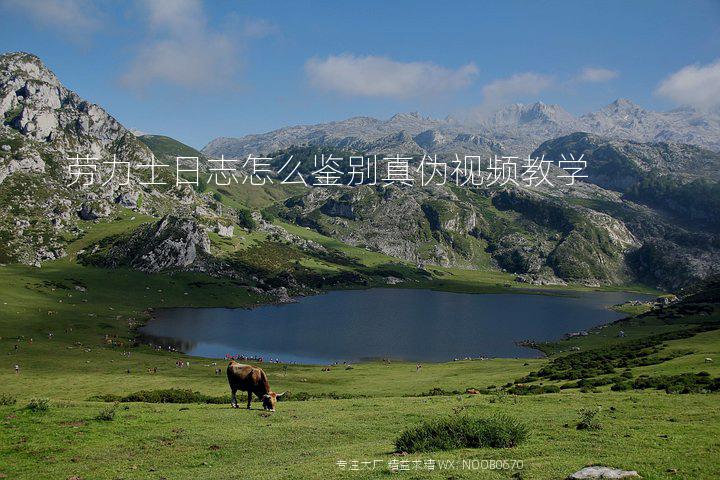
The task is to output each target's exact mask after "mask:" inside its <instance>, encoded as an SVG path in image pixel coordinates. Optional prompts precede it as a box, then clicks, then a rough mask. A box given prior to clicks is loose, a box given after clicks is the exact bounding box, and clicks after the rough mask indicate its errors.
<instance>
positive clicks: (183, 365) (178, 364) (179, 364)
mask: <svg viewBox="0 0 720 480" xmlns="http://www.w3.org/2000/svg"><path fill="white" fill-rule="evenodd" d="M175 366H176V367H178V368H189V367H190V361H185V360H178V361H177V362H175Z"/></svg>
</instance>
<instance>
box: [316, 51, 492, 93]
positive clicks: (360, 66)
mask: <svg viewBox="0 0 720 480" xmlns="http://www.w3.org/2000/svg"><path fill="white" fill-rule="evenodd" d="M477 72H478V69H477V67H476V66H475V65H474V64H472V63H469V64H467V65H464V66H462V67H460V68H458V69H456V70H452V69H449V68H445V67H442V66H440V65H436V64H434V63H430V62H396V61H394V60H391V59H389V58H386V57H377V56H372V55H368V56H364V57H360V56H354V55H347V54H346V55H331V56H329V57H327V58H325V59H319V58H312V59H310V60H308V61H307V62H306V63H305V73H306V75H307V77H308V79H309V81H310V83H311V85H313V86H315V87H316V88H319V89H321V90H325V91H331V92H337V93H342V94H346V95H355V96H363V97H392V98H407V97H416V96H419V95H424V94H437V93H442V92H447V91H452V90H457V89H460V88H463V87H466V86H467V85H469V84H470V83H471V82H472V80H473V78H474V77H475V76H476V75H477Z"/></svg>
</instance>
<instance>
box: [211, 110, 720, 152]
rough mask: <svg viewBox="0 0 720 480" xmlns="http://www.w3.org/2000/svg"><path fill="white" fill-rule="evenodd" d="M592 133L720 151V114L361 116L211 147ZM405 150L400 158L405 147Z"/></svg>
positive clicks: (445, 143)
mask: <svg viewBox="0 0 720 480" xmlns="http://www.w3.org/2000/svg"><path fill="white" fill-rule="evenodd" d="M573 132H587V133H594V134H597V135H601V136H603V137H606V138H611V139H622V140H633V141H638V142H682V143H687V144H691V145H697V146H700V147H705V148H708V149H711V150H714V151H720V113H719V112H717V111H711V112H701V111H698V110H695V109H691V108H679V109H676V110H672V111H669V112H654V111H651V110H645V109H643V108H642V107H640V106H639V105H636V104H635V103H633V102H631V101H629V100H625V99H619V100H616V101H614V102H613V103H611V104H610V105H608V106H606V107H605V108H603V109H601V110H599V111H597V112H592V113H588V114H585V115H583V116H581V117H575V116H573V115H572V114H570V113H569V112H567V111H566V110H565V109H563V108H562V107H561V106H559V105H547V104H544V103H542V102H537V103H534V104H529V105H523V104H512V105H508V106H506V107H503V108H501V109H499V110H496V111H495V112H493V113H491V114H489V115H486V116H484V117H483V118H479V119H477V120H474V121H467V120H466V121H461V120H458V119H454V118H446V119H442V120H439V119H434V118H429V117H424V116H421V115H420V114H418V113H400V114H397V115H394V116H393V117H391V118H390V119H388V120H378V119H376V118H370V117H353V118H349V119H347V120H342V121H337V122H330V123H323V124H317V125H298V126H292V127H285V128H281V129H278V130H274V131H272V132H268V133H262V134H253V135H246V136H243V137H238V138H229V137H220V138H216V139H215V140H213V141H211V142H210V143H208V145H207V146H206V147H205V148H204V149H203V153H204V154H206V155H209V156H219V155H226V156H234V157H243V156H247V155H248V154H251V153H252V154H269V153H272V152H276V151H279V150H283V149H286V148H288V147H290V146H293V145H303V144H304V145H310V146H326V147H337V148H343V149H353V150H358V151H363V152H367V153H403V154H410V153H421V152H425V151H427V152H429V153H438V154H442V153H465V152H475V153H477V154H480V155H482V154H492V153H503V154H506V155H519V156H524V155H527V154H529V153H530V152H532V151H533V150H534V149H535V148H537V147H538V146H539V145H540V144H541V143H542V142H544V141H545V140H547V139H549V138H555V137H559V136H562V135H567V134H570V133H573ZM401 147H402V148H403V149H404V150H402V151H399V149H400V148H401Z"/></svg>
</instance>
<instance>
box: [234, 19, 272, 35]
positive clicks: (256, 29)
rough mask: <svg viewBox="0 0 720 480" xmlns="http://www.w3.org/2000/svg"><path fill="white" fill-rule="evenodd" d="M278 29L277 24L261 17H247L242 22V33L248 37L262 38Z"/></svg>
mask: <svg viewBox="0 0 720 480" xmlns="http://www.w3.org/2000/svg"><path fill="white" fill-rule="evenodd" d="M279 31H280V29H279V28H278V26H277V25H275V24H274V23H272V22H270V21H268V20H265V19H262V18H248V19H246V20H245V21H244V22H243V27H242V34H243V35H244V36H245V37H248V38H264V37H267V36H270V35H275V34H276V33H278V32H279Z"/></svg>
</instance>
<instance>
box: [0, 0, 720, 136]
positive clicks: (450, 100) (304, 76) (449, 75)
mask: <svg viewBox="0 0 720 480" xmlns="http://www.w3.org/2000/svg"><path fill="white" fill-rule="evenodd" d="M0 42H1V43H0V45H2V50H3V51H15V50H23V51H28V52H32V53H35V54H37V55H38V56H40V57H41V59H42V60H43V61H44V62H45V63H46V64H47V65H48V66H49V67H50V68H51V69H52V70H53V71H55V73H56V74H57V75H58V76H59V77H60V79H61V81H63V82H64V83H65V85H67V86H68V87H69V88H71V89H73V90H75V91H76V92H78V93H79V94H80V95H81V96H82V97H84V98H87V99H89V100H91V101H93V102H95V103H98V104H100V105H102V106H103V107H105V108H106V109H107V110H108V111H109V112H110V113H111V114H113V115H114V116H115V117H116V118H118V120H120V121H121V122H122V123H123V124H124V125H126V126H127V127H131V128H137V129H139V130H141V131H145V132H148V133H157V134H165V135H170V136H172V137H175V138H177V139H179V140H181V141H183V142H186V143H188V144H190V145H192V146H195V147H202V146H204V145H205V144H206V143H207V142H208V141H210V140H211V139H213V138H215V137H217V136H240V135H244V134H248V133H259V132H264V131H268V130H272V129H275V128H279V127H283V126H287V125H293V124H298V123H316V122H324V121H330V120H339V119H343V118H347V117H350V116H356V115H367V116H374V117H378V118H387V117H389V116H391V115H392V114H394V113H397V112H404V111H420V112H421V113H423V114H426V115H431V116H436V117H444V116H446V115H449V114H450V115H466V114H475V113H476V112H483V111H486V110H489V109H491V108H493V107H495V106H497V105H500V104H504V103H509V102H515V101H520V102H532V101H536V100H542V101H544V102H546V103H559V104H561V105H562V106H563V107H565V108H566V109H568V110H569V111H570V112H572V113H575V114H582V113H585V112H587V111H590V110H593V109H597V108H600V107H602V106H604V105H605V104H607V103H610V102H611V101H613V100H615V99H616V98H619V97H625V98H629V99H631V100H633V101H635V102H637V103H639V104H640V105H642V106H644V107H646V108H651V109H659V110H665V109H670V108H674V107H675V106H677V105H679V104H682V103H690V104H697V105H699V106H702V105H703V104H707V103H708V102H715V101H720V100H713V98H715V97H720V95H715V93H717V89H718V88H720V77H719V76H718V75H720V63H717V61H718V60H719V59H720V2H718V1H690V2H671V1H668V2H658V1H636V2H628V1H603V2H594V1H566V2H560V1H535V2H531V1H527V2H513V1H505V2H477V1H474V2H473V1H469V2H433V1H415V2H410V1H392V2H388V1H367V0H366V1H362V2H360V1H358V2H349V1H315V2H297V1H287V2H284V1H279V2H268V1H234V2H224V1H216V2H207V3H202V2H200V1H196V0H156V1H151V0H136V1H130V2H126V3H124V2H110V1H106V2H102V1H101V2H94V3H93V2H88V1H86V0H24V1H13V0H0ZM703 92H705V93H703Z"/></svg>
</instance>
